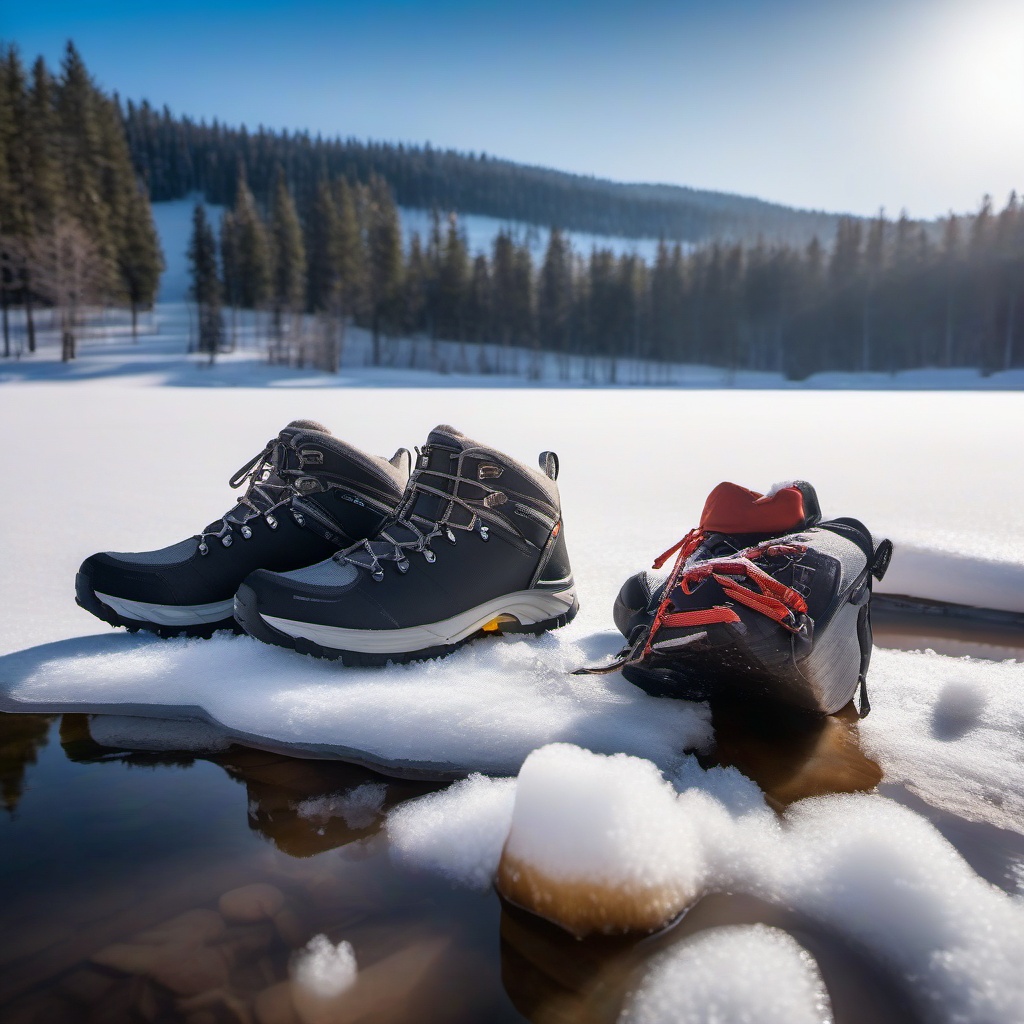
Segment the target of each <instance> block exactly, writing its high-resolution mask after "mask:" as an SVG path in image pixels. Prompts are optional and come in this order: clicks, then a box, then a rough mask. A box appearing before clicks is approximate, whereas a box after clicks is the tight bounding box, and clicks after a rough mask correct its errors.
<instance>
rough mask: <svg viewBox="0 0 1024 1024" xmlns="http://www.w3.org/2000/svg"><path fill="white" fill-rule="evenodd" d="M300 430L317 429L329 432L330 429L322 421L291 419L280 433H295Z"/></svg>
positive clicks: (321, 431) (325, 432)
mask: <svg viewBox="0 0 1024 1024" xmlns="http://www.w3.org/2000/svg"><path fill="white" fill-rule="evenodd" d="M301 430H319V431H320V433H321V434H330V430H328V429H327V427H325V426H324V425H323V424H322V423H317V421H316V420H292V421H291V423H289V424H288V426H287V427H285V428H284V430H282V431H281V433H282V434H297V433H298V432H299V431H301Z"/></svg>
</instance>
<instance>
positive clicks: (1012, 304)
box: [1003, 288, 1017, 370]
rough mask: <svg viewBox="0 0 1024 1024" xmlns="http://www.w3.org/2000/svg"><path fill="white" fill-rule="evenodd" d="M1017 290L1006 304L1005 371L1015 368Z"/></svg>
mask: <svg viewBox="0 0 1024 1024" xmlns="http://www.w3.org/2000/svg"><path fill="white" fill-rule="evenodd" d="M1016 321H1017V289H1016V288H1014V290H1013V292H1012V293H1011V294H1010V297H1009V299H1008V300H1007V303H1006V341H1005V344H1004V346H1003V369H1004V370H1009V369H1011V368H1012V367H1013V341H1014V338H1013V336H1014V334H1015V332H1016V326H1017V323H1016Z"/></svg>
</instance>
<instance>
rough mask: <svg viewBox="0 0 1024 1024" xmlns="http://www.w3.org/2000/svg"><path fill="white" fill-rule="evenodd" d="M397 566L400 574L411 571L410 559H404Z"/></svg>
mask: <svg viewBox="0 0 1024 1024" xmlns="http://www.w3.org/2000/svg"><path fill="white" fill-rule="evenodd" d="M397 565H398V571H399V572H408V571H409V559H408V558H403V559H402V560H401V561H400V562H398V563H397Z"/></svg>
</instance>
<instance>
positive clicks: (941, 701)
mask: <svg viewBox="0 0 1024 1024" xmlns="http://www.w3.org/2000/svg"><path fill="white" fill-rule="evenodd" d="M868 681H869V685H870V688H871V702H872V712H871V714H870V715H869V716H868V717H867V718H865V719H864V720H863V721H862V722H861V723H860V735H861V740H862V742H863V744H864V748H865V751H866V752H867V753H868V754H869V755H870V756H871V757H873V758H875V759H876V760H877V761H878V763H879V764H880V765H881V767H882V769H883V770H884V772H885V775H886V780H887V781H889V782H898V783H902V784H903V785H905V786H906V787H907V788H908V789H910V790H912V791H913V792H914V793H916V794H917V795H918V796H920V797H921V798H922V799H923V800H927V801H928V803H930V804H932V805H933V806H934V807H939V808H942V809H944V810H948V811H952V812H953V813H955V814H958V815H960V816H961V817H964V818H968V819H969V820H972V821H987V822H989V823H990V824H993V825H996V826H998V827H1000V828H1006V829H1011V830H1013V831H1015V832H1018V833H1021V834H1024V663H1020V662H1015V661H1006V662H1002V663H993V662H988V661H975V660H972V659H970V658H947V657H943V656H942V655H939V654H934V653H932V652H923V653H916V652H915V653H906V652H897V651H883V650H877V649H876V650H875V652H874V655H873V657H872V662H871V671H870V674H869V676H868Z"/></svg>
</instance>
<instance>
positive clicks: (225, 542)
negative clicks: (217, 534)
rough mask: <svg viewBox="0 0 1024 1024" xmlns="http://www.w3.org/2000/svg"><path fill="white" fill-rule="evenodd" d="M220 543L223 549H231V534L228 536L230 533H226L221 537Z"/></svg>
mask: <svg viewBox="0 0 1024 1024" xmlns="http://www.w3.org/2000/svg"><path fill="white" fill-rule="evenodd" d="M220 542H221V544H223V545H224V547H226V548H229V547H231V542H232V537H231V534H230V533H226V534H224V536H223V537H221V539H220Z"/></svg>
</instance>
